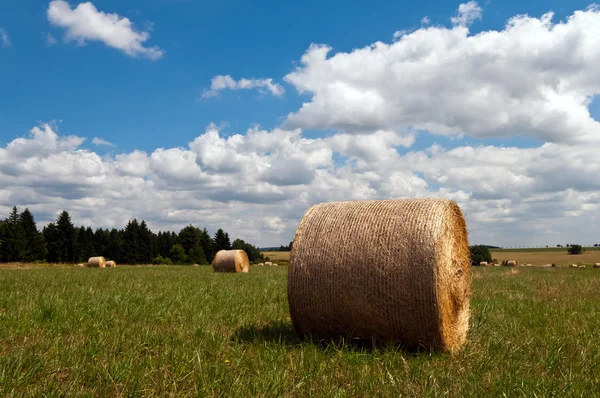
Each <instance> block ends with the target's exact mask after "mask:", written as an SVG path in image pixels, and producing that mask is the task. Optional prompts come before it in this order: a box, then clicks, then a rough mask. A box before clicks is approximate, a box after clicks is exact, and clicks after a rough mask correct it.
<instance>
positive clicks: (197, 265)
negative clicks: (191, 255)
mask: <svg viewBox="0 0 600 398" xmlns="http://www.w3.org/2000/svg"><path fill="white" fill-rule="evenodd" d="M199 266H200V264H194V265H192V267H199Z"/></svg>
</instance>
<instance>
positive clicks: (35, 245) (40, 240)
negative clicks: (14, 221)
mask: <svg viewBox="0 0 600 398" xmlns="http://www.w3.org/2000/svg"><path fill="white" fill-rule="evenodd" d="M19 224H20V229H21V233H22V234H23V235H22V236H23V248H22V254H23V258H22V260H23V261H26V262H33V261H43V260H44V259H46V254H47V250H46V242H45V241H44V235H42V234H41V233H40V231H38V229H37V225H36V224H35V219H34V218H33V214H31V212H30V211H29V209H25V210H24V211H23V213H21V215H20V216H19Z"/></svg>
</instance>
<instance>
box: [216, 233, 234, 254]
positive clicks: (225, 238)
mask: <svg viewBox="0 0 600 398" xmlns="http://www.w3.org/2000/svg"><path fill="white" fill-rule="evenodd" d="M213 243H214V246H215V251H217V252H218V251H219V250H231V242H230V241H229V235H228V234H227V233H225V232H223V230H222V229H221V228H219V229H218V230H217V232H216V233H215V237H214V238H213Z"/></svg>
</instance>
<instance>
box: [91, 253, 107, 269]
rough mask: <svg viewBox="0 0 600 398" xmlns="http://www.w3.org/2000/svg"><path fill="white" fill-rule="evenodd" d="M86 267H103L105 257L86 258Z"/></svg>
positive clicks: (104, 265)
mask: <svg viewBox="0 0 600 398" xmlns="http://www.w3.org/2000/svg"><path fill="white" fill-rule="evenodd" d="M88 267H92V268H105V267H106V259H105V258H104V257H101V256H100V257H90V258H89V260H88Z"/></svg>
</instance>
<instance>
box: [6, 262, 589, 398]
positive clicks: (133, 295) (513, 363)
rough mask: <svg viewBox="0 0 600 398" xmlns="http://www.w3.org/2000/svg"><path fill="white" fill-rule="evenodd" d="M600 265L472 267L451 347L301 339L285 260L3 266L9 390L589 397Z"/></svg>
mask: <svg viewBox="0 0 600 398" xmlns="http://www.w3.org/2000/svg"><path fill="white" fill-rule="evenodd" d="M599 271H600V270H593V269H583V270H579V269H535V268H527V269H513V268H505V267H502V268H484V269H480V268H476V269H474V270H473V298H472V312H473V314H472V319H471V329H470V336H469V341H468V344H467V345H466V347H465V349H464V350H463V351H462V352H461V353H460V354H458V355H457V356H455V357H451V356H448V355H443V354H438V353H429V352H420V353H419V352H405V351H403V350H402V349H401V347H398V346H386V347H366V346H356V345H351V344H345V343H344V342H343V341H342V340H340V341H334V342H328V343H324V342H322V343H319V342H315V341H301V340H300V339H299V338H298V337H297V336H296V334H295V333H294V331H293V328H292V326H291V324H290V320H289V315H288V307H287V298H286V269H285V268H284V267H280V268H252V269H251V273H250V274H248V275H231V274H213V273H212V271H211V269H210V268H208V267H200V268H193V267H149V268H141V267H120V268H116V269H103V270H102V269H70V268H36V269H24V270H23V269H0V396H3V397H4V396H8V397H11V396H43V395H44V394H45V395H46V396H61V395H62V396H64V395H68V396H111V397H112V396H161V397H163V396H178V397H179V396H237V397H250V396H264V397H272V396H302V397H304V396H318V397H334V396H335V397H340V396H341V397H343V396H362V397H371V396H378V397H379V396H383V397H386V396H389V397H398V396H523V397H533V396H544V397H547V396H556V397H563V396H590V395H594V394H595V393H597V392H598V391H600V338H599V337H600V336H599V335H598V331H600V272H599ZM227 361H229V362H227Z"/></svg>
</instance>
